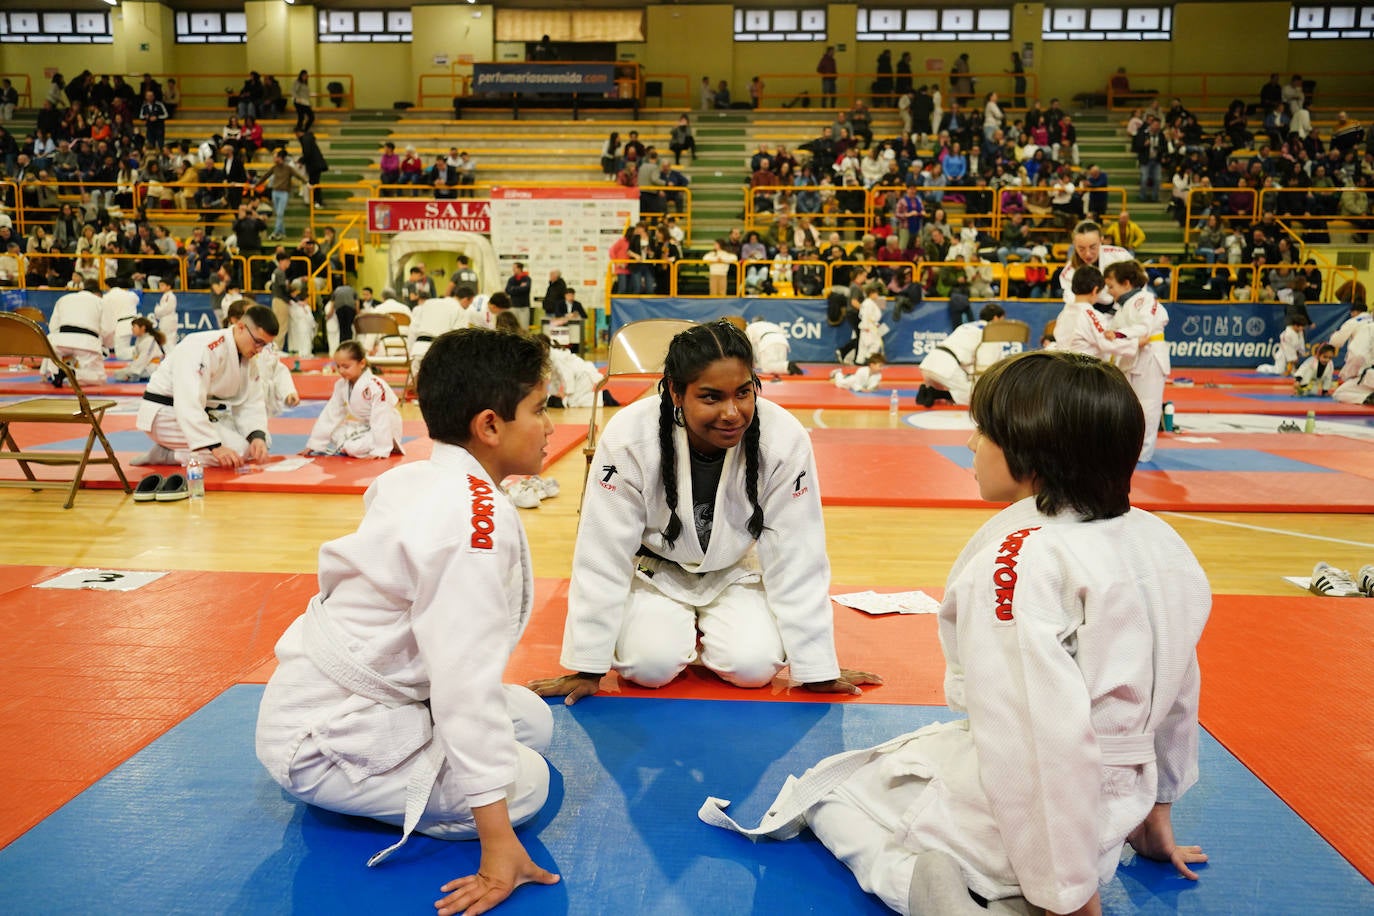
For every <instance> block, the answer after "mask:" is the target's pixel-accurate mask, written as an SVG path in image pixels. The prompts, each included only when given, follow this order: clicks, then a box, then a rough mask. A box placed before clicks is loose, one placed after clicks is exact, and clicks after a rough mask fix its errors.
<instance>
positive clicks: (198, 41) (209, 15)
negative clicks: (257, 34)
mask: <svg viewBox="0 0 1374 916" xmlns="http://www.w3.org/2000/svg"><path fill="white" fill-rule="evenodd" d="M176 42H177V44H179V45H241V44H247V43H248V16H247V15H246V14H244V13H242V12H239V13H227V12H226V13H213V12H204V11H201V10H195V11H193V12H188V13H177V14H176Z"/></svg>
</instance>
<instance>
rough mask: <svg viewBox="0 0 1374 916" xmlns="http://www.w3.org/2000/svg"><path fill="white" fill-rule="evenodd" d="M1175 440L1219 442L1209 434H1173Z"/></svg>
mask: <svg viewBox="0 0 1374 916" xmlns="http://www.w3.org/2000/svg"><path fill="white" fill-rule="evenodd" d="M1174 440H1175V441H1177V442H1195V443H1210V442H1220V441H1221V440H1220V439H1213V438H1212V437H1211V436H1174Z"/></svg>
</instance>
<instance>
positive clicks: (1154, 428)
mask: <svg viewBox="0 0 1374 916" xmlns="http://www.w3.org/2000/svg"><path fill="white" fill-rule="evenodd" d="M1102 283H1103V286H1104V287H1106V290H1107V292H1108V293H1109V294H1110V295H1111V297H1112V298H1113V299H1115V300H1116V303H1117V309H1116V314H1115V315H1113V316H1112V320H1111V328H1112V329H1113V330H1115V331H1118V332H1120V333H1122V334H1125V335H1126V337H1127V339H1129V340H1134V341H1135V342H1136V344H1137V345H1138V346H1139V347H1140V349H1139V350H1138V351H1137V352H1136V353H1135V354H1134V355H1127V356H1123V357H1119V358H1118V359H1117V366H1118V367H1119V368H1120V369H1121V371H1122V372H1125V373H1126V381H1128V382H1130V383H1131V390H1132V391H1134V392H1135V394H1136V397H1138V398H1140V408H1141V410H1143V411H1144V412H1145V441H1144V444H1143V445H1142V446H1141V448H1140V460H1141V461H1149V460H1150V459H1151V458H1153V457H1154V456H1155V439H1156V438H1157V437H1158V435H1159V418H1160V416H1161V415H1162V414H1163V413H1164V383H1165V382H1166V381H1167V380H1168V378H1169V371H1170V364H1169V344H1168V343H1166V342H1165V340H1164V328H1165V327H1166V326H1167V325H1168V324H1169V313H1168V311H1166V310H1165V308H1164V306H1162V305H1160V304H1159V300H1158V299H1157V298H1155V294H1154V291H1153V290H1151V289H1150V278H1149V277H1148V276H1147V275H1146V273H1145V268H1144V267H1142V266H1141V264H1140V262H1139V261H1137V260H1135V259H1134V258H1132V259H1131V260H1129V261H1117V262H1115V263H1114V264H1111V265H1109V266H1108V267H1107V270H1106V272H1105V273H1104V274H1103V275H1102Z"/></svg>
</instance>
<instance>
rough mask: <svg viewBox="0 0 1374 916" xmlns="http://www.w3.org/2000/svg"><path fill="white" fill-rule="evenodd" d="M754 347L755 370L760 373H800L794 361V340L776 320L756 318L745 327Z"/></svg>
mask: <svg viewBox="0 0 1374 916" xmlns="http://www.w3.org/2000/svg"><path fill="white" fill-rule="evenodd" d="M744 332H745V333H746V334H748V335H749V343H750V345H752V346H753V348H754V371H755V372H757V373H758V374H759V375H800V374H801V369H799V368H798V367H797V364H796V363H794V362H792V341H791V340H790V339H789V338H788V336H787V333H786V332H785V331H783V329H782V326H781V325H779V324H778V323H777V322H774V321H765V320H764V319H762V318H755V319H754V320H753V321H751V322H749V325H748V326H747V327H746V328H745V329H744Z"/></svg>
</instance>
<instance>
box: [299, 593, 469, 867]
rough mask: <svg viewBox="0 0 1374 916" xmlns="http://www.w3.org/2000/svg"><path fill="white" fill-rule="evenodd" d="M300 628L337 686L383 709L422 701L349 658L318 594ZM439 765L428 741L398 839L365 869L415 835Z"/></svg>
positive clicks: (437, 750)
mask: <svg viewBox="0 0 1374 916" xmlns="http://www.w3.org/2000/svg"><path fill="white" fill-rule="evenodd" d="M303 626H304V632H303V634H302V635H303V637H304V642H305V651H306V654H307V655H308V656H309V657H310V660H311V661H312V662H314V663H315V665H316V666H317V667H318V668H319V669H320V670H321V671H323V672H324V673H325V674H326V675H328V677H329V679H330V680H332V681H333V682H334V683H336V684H338V685H339V686H340V687H343V688H344V689H346V690H350V691H352V692H353V693H356V694H358V695H359V696H362V697H366V698H367V699H369V700H373V701H375V702H377V703H382V704H384V705H386V706H402V705H405V704H407V703H418V702H420V701H421V700H422V699H423V698H422V697H421V696H420V695H419V694H417V693H416V692H415V691H413V690H408V689H406V688H404V687H400V686H398V685H397V684H395V683H393V682H392V681H390V680H388V679H387V678H386V676H385V675H383V674H381V673H379V672H377V671H374V670H373V669H372V668H370V667H368V666H367V665H365V664H363V663H362V662H360V661H358V659H356V658H354V657H353V656H352V655H350V654H349V652H348V650H347V649H346V648H344V645H343V642H342V641H341V640H340V639H339V633H338V631H337V630H336V629H335V627H334V625H333V621H331V620H330V619H329V618H328V617H326V616H325V615H324V613H323V611H321V610H320V598H319V596H318V595H316V596H315V597H314V598H312V599H310V606H309V607H307V608H306V611H305V619H304V623H303ZM443 764H444V752H443V749H442V748H441V747H439V744H438V742H436V741H434V740H431V741H430V742H429V744H428V745H426V746H425V748H424V749H423V750H421V751H420V755H419V757H418V758H417V759H416V761H415V765H414V769H413V770H412V771H411V774H410V782H409V783H408V784H407V785H406V810H405V822H404V823H403V824H402V826H401V839H400V840H398V841H397V842H395V843H393V844H392V845H390V846H388V847H387V848H386V849H383V850H382V851H381V852H379V853H377V854H376V855H374V856H373V857H372V858H370V859H368V860H367V864H368V867H369V868H370V867H372V866H374V865H380V864H381V863H382V862H384V861H386V858H387V856H389V855H391V854H392V853H393V852H395V851H396V850H398V849H400V848H401V847H402V846H404V845H405V843H406V840H408V839H410V835H411V834H412V833H414V832H415V827H416V826H417V825H418V824H419V823H420V817H421V816H422V815H423V814H424V813H425V807H426V806H427V805H428V804H429V796H430V793H431V792H433V791H434V783H435V781H436V780H437V779H438V778H439V769H440V768H441V767H442V766H443Z"/></svg>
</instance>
